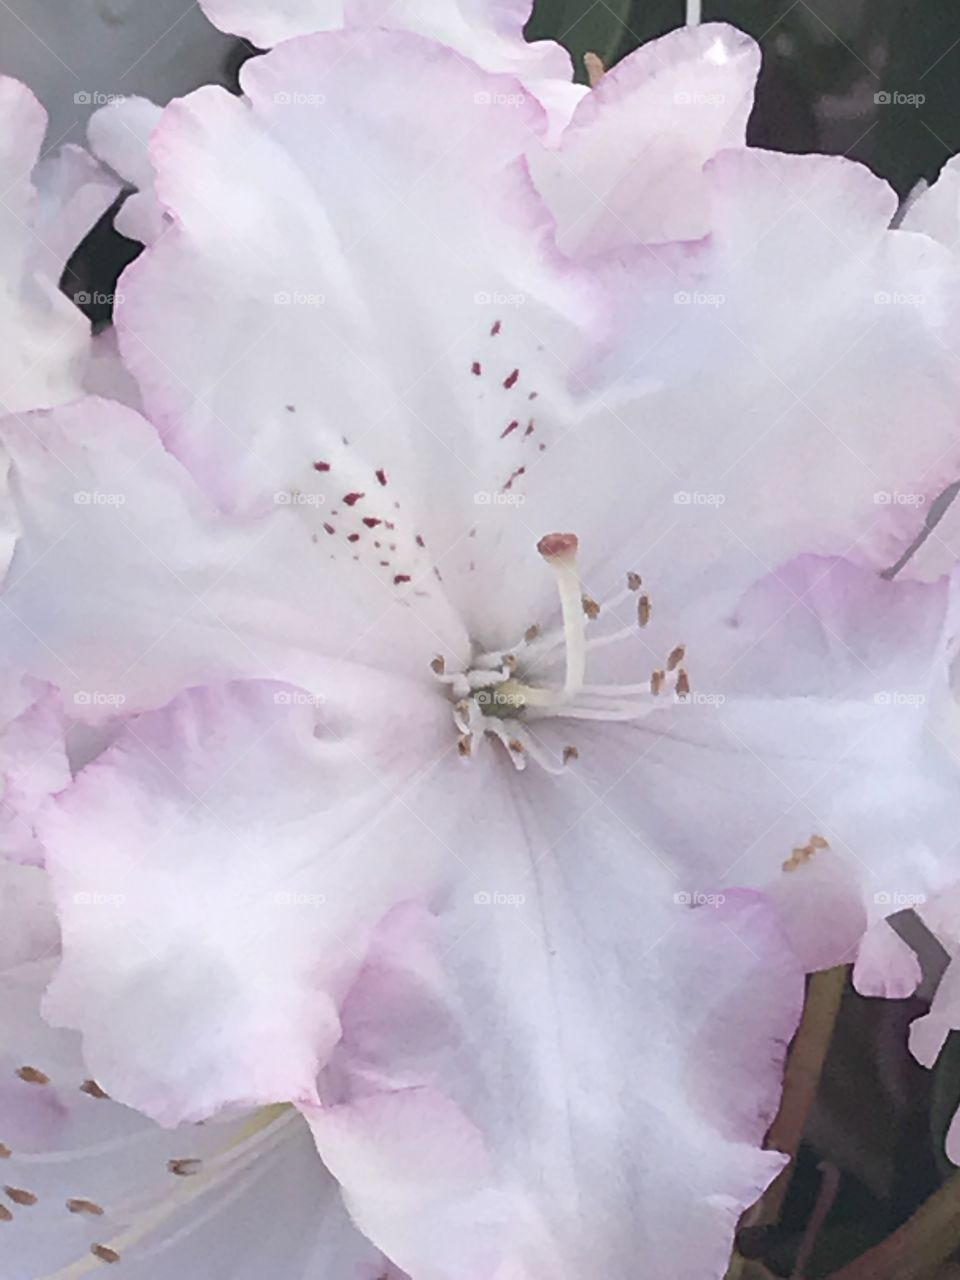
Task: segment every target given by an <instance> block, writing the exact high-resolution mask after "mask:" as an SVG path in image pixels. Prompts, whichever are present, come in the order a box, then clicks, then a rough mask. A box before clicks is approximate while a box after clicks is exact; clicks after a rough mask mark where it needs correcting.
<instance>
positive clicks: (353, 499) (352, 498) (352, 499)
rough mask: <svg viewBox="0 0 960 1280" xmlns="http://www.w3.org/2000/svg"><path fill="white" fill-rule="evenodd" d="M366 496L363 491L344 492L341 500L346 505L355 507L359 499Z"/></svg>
mask: <svg viewBox="0 0 960 1280" xmlns="http://www.w3.org/2000/svg"><path fill="white" fill-rule="evenodd" d="M366 496H367V495H366V494H365V493H345V494H344V495H343V500H344V502H345V503H346V504H347V506H348V507H355V506H356V505H357V503H358V502H359V501H360V499H361V498H365V497H366Z"/></svg>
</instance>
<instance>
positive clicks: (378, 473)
mask: <svg viewBox="0 0 960 1280" xmlns="http://www.w3.org/2000/svg"><path fill="white" fill-rule="evenodd" d="M375 474H376V477H377V479H378V480H379V481H380V483H381V484H386V483H387V473H386V472H385V471H384V469H383V467H378V468H377V471H376V473H375Z"/></svg>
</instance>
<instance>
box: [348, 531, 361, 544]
mask: <svg viewBox="0 0 960 1280" xmlns="http://www.w3.org/2000/svg"><path fill="white" fill-rule="evenodd" d="M347 541H348V542H359V541H360V535H359V533H348V534H347Z"/></svg>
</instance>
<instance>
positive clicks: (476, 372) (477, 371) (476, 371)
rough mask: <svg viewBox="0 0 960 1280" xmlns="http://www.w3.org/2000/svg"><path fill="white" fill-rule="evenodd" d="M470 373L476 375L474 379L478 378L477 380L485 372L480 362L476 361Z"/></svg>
mask: <svg viewBox="0 0 960 1280" xmlns="http://www.w3.org/2000/svg"><path fill="white" fill-rule="evenodd" d="M470 372H471V373H472V374H473V375H474V377H477V378H479V377H480V374H481V373H482V372H483V370H482V369H481V368H480V361H479V360H474V362H473V364H472V365H471V366H470Z"/></svg>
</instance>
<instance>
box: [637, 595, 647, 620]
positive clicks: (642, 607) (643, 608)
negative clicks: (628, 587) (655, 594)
mask: <svg viewBox="0 0 960 1280" xmlns="http://www.w3.org/2000/svg"><path fill="white" fill-rule="evenodd" d="M637 621H638V622H639V623H640V625H641V627H645V626H646V625H647V623H648V622H649V621H650V597H649V596H641V597H640V599H639V600H638V601H637Z"/></svg>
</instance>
